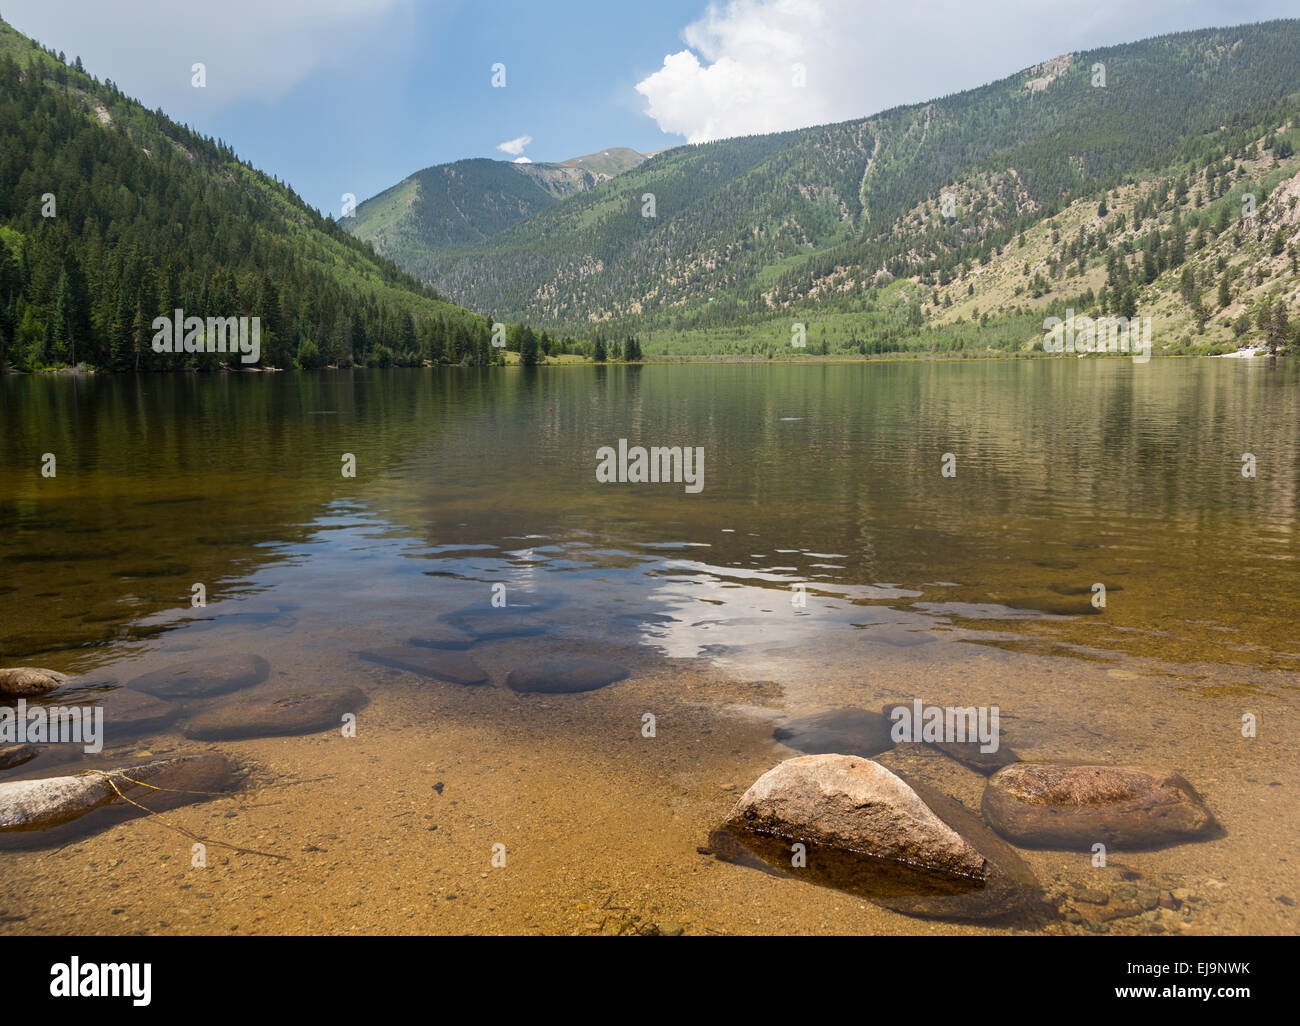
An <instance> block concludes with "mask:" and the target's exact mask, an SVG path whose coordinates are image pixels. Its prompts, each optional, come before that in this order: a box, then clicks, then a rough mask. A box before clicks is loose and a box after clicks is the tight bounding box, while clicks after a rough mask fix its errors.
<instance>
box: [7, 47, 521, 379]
mask: <svg viewBox="0 0 1300 1026" xmlns="http://www.w3.org/2000/svg"><path fill="white" fill-rule="evenodd" d="M177 308H180V309H183V310H184V311H185V313H186V315H187V316H197V317H200V318H204V319H205V320H206V318H208V317H220V318H232V317H233V318H238V317H249V318H251V317H258V318H259V320H260V325H261V357H262V358H261V365H262V366H264V367H265V366H275V367H289V366H293V365H295V364H299V365H302V366H305V367H312V366H318V365H320V364H321V363H324V362H329V363H336V364H343V365H347V364H349V363H352V362H354V361H367V360H370V361H375V362H379V363H389V362H399V363H414V362H417V361H421V360H433V361H448V362H456V363H459V362H462V361H464V362H471V363H487V362H491V361H493V360H494V359H495V358H496V354H495V353H494V351H493V350H492V348H491V347H490V345H489V335H488V324H487V321H486V320H485V319H484V318H482V317H479V316H477V315H475V314H472V313H470V312H469V311H467V310H465V309H463V308H462V307H458V306H455V305H453V304H451V303H449V302H447V301H446V300H444V299H443V298H442V297H441V296H440V295H439V294H438V293H437V292H435V291H434V290H433V289H431V288H429V287H428V286H426V285H423V284H421V283H420V282H418V281H416V280H415V279H414V278H412V277H411V276H410V275H409V274H407V273H406V272H404V271H402V270H400V269H399V268H398V267H397V266H396V265H395V264H394V263H392V262H391V261H390V260H387V259H384V258H382V257H380V256H378V255H377V254H376V253H375V252H374V250H373V249H372V248H371V247H370V246H368V245H367V244H365V243H363V242H361V241H359V240H357V239H355V238H353V237H352V236H350V235H349V234H347V233H346V232H345V231H344V230H343V229H342V228H340V227H339V226H338V225H336V224H335V223H334V222H333V221H331V220H330V219H329V218H326V217H324V216H322V215H321V214H320V212H319V211H317V210H314V209H312V208H311V207H309V206H308V205H307V204H306V203H304V202H303V201H302V199H301V198H299V197H298V196H297V195H296V194H295V193H294V192H293V190H291V189H290V188H289V187H288V186H286V185H284V184H283V183H281V182H278V181H276V180H274V179H272V178H270V177H268V176H266V175H264V174H262V173H261V172H259V171H257V170H255V169H254V168H252V167H251V166H250V165H248V164H247V163H245V162H244V161H241V160H240V159H239V158H238V157H236V156H235V154H234V152H233V151H232V150H231V148H230V147H229V146H227V145H226V144H225V143H224V142H220V141H217V140H213V139H210V138H204V137H203V136H200V135H198V134H197V133H195V132H193V131H191V130H190V129H189V128H186V127H183V126H181V125H178V124H176V123H175V122H173V121H171V120H170V119H169V118H167V117H166V116H165V115H164V114H163V113H162V112H161V111H150V110H147V109H145V108H144V107H142V106H141V105H140V104H139V103H137V102H136V101H134V100H132V99H130V98H129V97H127V96H125V95H123V94H122V92H121V91H120V90H118V88H117V87H116V86H115V85H113V83H112V82H111V81H104V82H100V81H99V80H98V79H96V78H93V77H92V76H91V75H90V74H89V73H87V72H86V71H85V69H84V68H82V66H81V60H80V58H77V59H76V60H75V62H74V63H73V65H72V66H71V67H70V66H68V64H67V62H66V60H65V58H64V57H63V55H62V54H55V53H54V52H53V51H49V50H45V49H43V48H41V47H40V46H39V45H38V44H37V43H36V42H34V41H33V40H31V39H28V38H27V37H26V36H23V35H22V34H20V33H18V32H16V31H15V30H14V29H12V28H11V27H10V26H8V25H7V24H5V23H3V22H0V368H3V367H4V366H6V365H8V366H14V367H18V368H20V369H25V370H34V369H39V368H42V367H48V366H56V365H61V364H69V363H88V364H90V365H92V366H95V367H98V368H112V369H115V370H120V371H128V370H149V369H160V370H161V369H176V368H178V367H180V366H192V367H207V368H212V367H216V366H218V364H219V362H220V361H222V360H225V359H226V356H225V355H223V354H219V353H194V354H179V355H174V354H163V355H159V354H156V353H154V352H153V349H152V344H151V343H152V340H153V337H154V331H153V328H152V324H153V321H154V318H156V317H159V316H167V317H170V316H171V315H172V311H173V310H175V309H177ZM230 362H231V363H232V364H235V365H238V363H237V361H236V359H235V358H231V359H230Z"/></svg>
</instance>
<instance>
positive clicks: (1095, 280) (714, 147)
mask: <svg viewBox="0 0 1300 1026" xmlns="http://www.w3.org/2000/svg"><path fill="white" fill-rule="evenodd" d="M1298 97H1300V22H1297V21H1295V20H1289V21H1274V22H1269V23H1264V24H1258V25H1247V26H1241V27H1236V28H1225V29H1209V30H1204V31H1196V32H1184V33H1178V34H1172V35H1166V36H1161V37H1157V38H1153V39H1148V40H1144V41H1141V42H1137V43H1131V44H1125V45H1120V46H1114V47H1108V48H1105V49H1099V50H1093V51H1088V52H1080V53H1070V54H1065V55H1061V56H1059V57H1056V58H1054V59H1052V60H1049V61H1046V62H1044V63H1043V64H1040V65H1037V66H1035V67H1032V68H1028V69H1025V70H1023V71H1021V72H1018V73H1017V74H1014V75H1011V76H1009V77H1007V78H1005V79H1002V80H1001V81H998V82H994V83H992V84H989V85H986V86H983V87H980V88H978V89H973V90H969V91H966V92H962V93H958V94H955V95H952V96H948V97H944V98H942V99H937V100H934V101H932V102H929V103H922V104H915V105H910V106H905V107H898V108H895V109H893V110H889V111H886V112H883V113H881V114H878V115H875V116H873V117H869V118H864V119H861V120H856V121H849V122H844V123H841V124H835V125H827V126H821V127H817V128H809V129H803V130H799V131H792V132H784V133H780V134H774V135H765V136H754V137H747V138H738V139H728V140H723V141H720V142H714V143H707V144H702V145H692V146H682V147H677V148H675V149H671V150H668V151H665V152H662V153H660V154H658V155H656V156H654V157H652V158H650V159H648V160H646V161H645V162H643V163H640V164H638V165H637V166H635V167H634V168H632V169H630V170H627V171H625V172H623V173H621V174H619V175H617V176H615V177H613V178H611V179H610V180H608V181H606V182H603V183H601V184H599V185H597V186H596V187H595V188H592V189H589V190H586V191H582V192H579V193H576V194H573V195H569V196H567V197H565V198H563V199H561V200H559V201H558V202H551V203H548V204H547V205H546V206H545V207H544V208H543V209H540V210H537V211H534V212H531V213H529V214H527V215H526V216H524V217H523V219H521V220H519V221H518V222H517V223H515V224H514V225H513V226H510V227H507V228H504V229H502V230H500V231H496V232H494V233H493V234H492V235H491V241H490V244H483V243H468V244H467V243H465V242H463V241H462V242H457V243H455V244H447V243H445V242H444V241H443V240H441V239H439V238H435V237H433V236H428V237H421V236H420V234H419V233H418V232H416V233H414V234H413V235H408V236H407V237H406V239H405V240H404V246H403V249H402V252H401V253H400V254H398V253H396V252H394V256H395V258H396V259H398V260H399V262H400V263H401V264H402V266H404V267H405V268H406V269H408V270H409V271H411V272H412V273H413V274H415V275H417V276H419V277H421V278H422V279H424V280H427V281H429V282H431V283H432V284H434V285H435V287H437V288H439V289H440V290H441V291H443V292H445V293H446V294H447V295H449V296H452V297H454V298H455V299H456V300H457V301H459V302H462V303H464V304H466V305H467V306H469V307H471V308H474V309H478V310H491V311H493V312H495V313H499V314H501V315H502V316H510V317H520V318H527V319H529V320H530V321H532V322H535V323H539V324H544V325H546V326H547V327H550V328H553V329H556V330H566V331H573V330H578V331H580V330H584V328H585V330H593V329H594V328H595V327H596V326H598V327H599V330H602V331H605V332H607V333H609V334H619V333H630V332H636V333H639V334H642V335H643V336H645V337H649V338H650V339H651V340H652V341H653V342H655V343H656V344H655V345H652V346H650V347H648V351H649V352H655V351H669V350H670V349H671V346H672V345H677V344H678V343H680V342H681V341H682V340H683V339H686V340H688V341H690V342H691V344H692V345H694V346H695V347H696V350H697V351H717V350H718V348H719V347H720V346H721V347H723V348H725V347H727V346H730V345H732V344H734V345H736V346H738V347H739V348H740V349H741V350H743V349H744V347H745V346H746V345H747V344H748V345H749V347H750V349H749V351H753V346H754V344H755V340H754V336H755V333H757V336H758V340H759V342H761V343H762V344H764V345H767V344H775V345H781V344H782V343H781V341H780V340H781V338H782V335H784V338H785V340H786V341H785V343H784V345H785V346H786V347H788V345H789V340H790V332H791V322H793V321H801V320H812V319H816V320H818V321H819V322H820V323H819V325H818V327H817V328H812V329H810V337H811V338H814V339H816V338H818V337H819V330H820V331H821V332H823V333H826V335H827V339H828V344H829V346H830V349H829V351H832V352H833V351H845V350H846V349H851V350H855V351H880V346H881V345H886V344H887V345H889V346H894V347H900V348H906V347H908V346H910V345H912V344H913V342H915V341H916V340H917V339H918V338H919V336H921V335H922V334H923V333H924V332H926V331H928V330H930V329H932V328H933V329H940V328H945V326H953V325H955V324H956V323H957V322H956V316H957V311H965V316H966V317H969V316H970V314H971V313H974V314H975V315H976V319H977V321H978V322H980V323H981V324H987V322H988V321H989V320H990V319H991V318H992V319H999V318H1003V317H1019V318H1020V319H1021V320H1020V321H1017V322H1015V323H1014V325H1012V327H1010V328H1008V335H1007V339H1006V340H1005V344H1006V345H1008V346H1010V345H1013V344H1014V345H1020V344H1022V343H1023V341H1024V338H1025V332H1026V331H1028V330H1029V329H1028V328H1027V326H1028V325H1031V324H1032V323H1033V322H1034V319H1035V318H1036V319H1037V320H1038V321H1041V320H1042V312H1041V308H1042V307H1043V306H1045V305H1050V304H1051V303H1054V302H1056V301H1058V300H1060V299H1061V298H1062V297H1063V296H1065V295H1068V294H1070V293H1068V292H1066V291H1065V289H1066V288H1067V287H1069V286H1072V285H1074V284H1077V285H1079V293H1080V295H1081V296H1082V295H1083V294H1085V293H1086V292H1087V291H1088V290H1089V289H1090V290H1091V291H1092V299H1093V302H1094V303H1099V295H1100V293H1099V291H1098V289H1099V286H1101V285H1103V284H1106V283H1109V284H1108V286H1107V293H1108V300H1107V301H1108V302H1109V300H1110V298H1113V296H1114V293H1115V289H1116V288H1117V287H1118V288H1120V289H1121V290H1130V291H1131V292H1132V293H1133V296H1132V298H1133V299H1134V300H1136V301H1138V302H1158V301H1159V300H1161V299H1162V298H1168V297H1169V296H1171V295H1181V293H1182V286H1183V283H1182V276H1181V267H1182V266H1183V262H1184V261H1185V260H1186V259H1187V253H1189V252H1191V250H1189V249H1187V247H1186V244H1185V243H1186V239H1187V238H1189V237H1195V238H1198V239H1200V240H1201V242H1202V244H1204V245H1205V246H1212V244H1214V245H1217V244H1220V242H1221V244H1222V246H1223V247H1224V249H1225V250H1230V249H1231V246H1232V241H1231V240H1233V239H1236V238H1237V237H1238V236H1240V237H1241V239H1242V244H1243V245H1246V244H1247V243H1248V242H1250V240H1251V239H1253V238H1254V233H1255V232H1256V231H1258V230H1259V226H1260V225H1262V224H1263V223H1265V222H1264V221H1262V220H1260V219H1258V218H1257V219H1255V220H1253V221H1250V222H1243V223H1238V221H1237V219H1235V218H1233V217H1229V220H1228V222H1227V223H1226V224H1221V215H1222V212H1223V211H1224V210H1227V209H1228V205H1229V203H1230V202H1233V201H1235V200H1240V199H1241V198H1242V195H1243V193H1244V191H1246V190H1245V189H1244V186H1245V185H1252V186H1253V187H1255V189H1256V192H1257V193H1258V197H1257V198H1258V199H1259V200H1260V201H1261V202H1263V203H1267V202H1268V196H1267V191H1268V190H1269V189H1271V188H1275V187H1277V186H1278V184H1279V182H1280V181H1281V180H1283V179H1286V180H1289V176H1288V175H1287V174H1283V173H1282V172H1285V171H1287V170H1288V169H1292V170H1294V168H1293V163H1291V162H1289V161H1291V155H1292V153H1293V146H1294V143H1295V141H1296V138H1295V129H1296V114H1297V112H1298V111H1300V105H1298V103H1297V98H1298ZM1265 141H1268V142H1270V143H1271V144H1273V145H1276V146H1277V147H1278V148H1276V149H1269V148H1267V147H1265V148H1264V149H1263V150H1261V145H1262V143H1263V142H1265ZM1279 174H1281V178H1280V179H1277V175H1279ZM1270 178H1273V179H1277V180H1272V181H1268V180H1266V179H1270ZM1179 182H1182V183H1183V184H1182V186H1179V184H1178V183H1179ZM647 194H650V195H653V197H654V210H653V215H654V216H643V215H644V214H645V213H646V200H645V197H646V196H647ZM1175 194H1176V202H1175ZM1107 196H1110V197H1111V203H1112V204H1117V205H1118V207H1117V208H1116V209H1117V212H1116V213H1115V214H1114V215H1113V216H1107V217H1102V218H1096V217H1095V215H1096V212H1097V210H1098V209H1099V207H1100V206H1101V204H1102V200H1103V198H1104V197H1107ZM1084 210H1089V211H1091V212H1092V214H1093V215H1094V217H1093V220H1097V221H1098V224H1093V223H1091V221H1089V222H1088V223H1087V224H1084V221H1085V220H1087V219H1084V218H1082V217H1081V212H1082V211H1084ZM1266 213H1267V214H1268V216H1270V217H1272V216H1275V215H1277V214H1278V212H1277V211H1275V210H1268V211H1266ZM1139 215H1140V216H1139ZM1076 222H1077V224H1076ZM1175 222H1176V224H1175ZM1067 223H1068V225H1069V230H1070V231H1071V232H1072V235H1070V236H1066V235H1065V231H1066V226H1067ZM1269 223H1273V222H1269ZM1288 223H1289V222H1288ZM1202 229H1205V230H1206V232H1207V233H1210V234H1211V235H1212V239H1213V243H1212V242H1211V241H1210V240H1209V239H1208V238H1207V236H1206V235H1205V234H1202ZM1211 229H1217V230H1215V231H1213V232H1211V231H1210V230H1211ZM1276 230H1277V229H1276V228H1275V229H1274V234H1276ZM1080 232H1082V234H1080ZM1225 233H1226V239H1225V238H1224V236H1225ZM1283 234H1284V238H1283V239H1282V242H1281V245H1282V246H1283V251H1284V255H1285V254H1286V253H1289V252H1290V251H1291V249H1290V248H1289V247H1293V241H1292V240H1293V233H1292V232H1291V229H1286V230H1284V232H1283ZM1176 235H1177V236H1181V237H1182V238H1183V242H1178V241H1177V240H1176V239H1175V238H1174V236H1176ZM1022 240H1023V241H1022ZM1040 241H1041V245H1040ZM1255 241H1259V240H1255ZM1031 243H1032V244H1033V245H1034V246H1037V247H1038V248H1037V249H1036V250H1035V251H1034V253H1033V254H1029V253H1023V252H1019V249H1020V247H1021V246H1022V245H1024V246H1029V245H1030V244H1031ZM1274 243H1275V239H1274V238H1273V237H1270V239H1269V240H1268V243H1267V248H1268V249H1269V250H1271V249H1272V248H1273V246H1274ZM1008 250H1010V252H1008ZM1148 250H1149V251H1151V253H1152V261H1151V262H1150V266H1144V264H1146V263H1147V262H1146V259H1145V253H1146V252H1147V251H1148ZM1030 255H1032V256H1034V258H1035V259H1034V260H1032V261H1027V260H1025V259H1022V257H1026V256H1030ZM1219 255H1222V256H1224V258H1225V260H1226V261H1227V262H1228V265H1230V266H1225V267H1218V266H1217V264H1218V257H1217V256H1216V257H1215V261H1214V267H1213V269H1212V271H1211V273H1210V274H1208V275H1207V274H1206V273H1205V271H1206V269H1205V268H1202V273H1201V278H1209V279H1212V281H1213V290H1212V291H1213V295H1214V298H1216V299H1217V297H1218V285H1219V282H1218V276H1221V275H1223V274H1224V273H1226V272H1231V273H1232V274H1233V275H1234V276H1235V277H1234V281H1233V282H1232V283H1230V284H1229V298H1230V299H1231V300H1232V304H1230V305H1232V306H1235V305H1236V304H1237V303H1238V302H1239V301H1240V300H1239V297H1237V295H1236V293H1238V292H1241V291H1242V289H1243V287H1244V286H1245V285H1246V283H1247V282H1249V283H1250V285H1249V291H1251V292H1252V295H1251V296H1250V297H1248V298H1249V299H1250V301H1251V302H1254V301H1255V300H1256V299H1257V298H1258V297H1257V296H1254V295H1253V291H1254V290H1256V289H1257V288H1258V287H1259V282H1258V281H1256V278H1257V275H1256V274H1255V273H1254V272H1252V271H1251V270H1249V269H1243V270H1241V272H1240V274H1238V273H1237V271H1235V270H1233V268H1238V267H1240V261H1239V260H1236V258H1235V256H1234V255H1233V254H1232V253H1230V252H1225V253H1222V254H1219ZM1117 260H1119V261H1121V262H1122V263H1123V265H1124V267H1123V269H1120V268H1118V267H1117V266H1116V265H1115V261H1117ZM1234 261H1235V262H1234ZM1134 265H1137V268H1136V272H1135V271H1134ZM995 266H996V267H999V268H1000V269H1001V271H1002V272H1003V273H1002V277H1001V278H999V279H998V285H997V286H996V288H995V287H994V285H993V277H992V268H994V267H995ZM1012 270H1014V271H1015V275H1014V278H1015V280H1012V277H1013V276H1012V275H1011V271H1012ZM1074 271H1078V272H1079V273H1078V274H1077V275H1073V272H1074ZM1171 272H1177V280H1176V281H1175V280H1172V279H1171V278H1170V277H1169V275H1170V273H1171ZM1194 273H1195V272H1194ZM1139 279H1140V280H1139ZM1237 279H1240V280H1237ZM1198 280H1200V279H1198ZM954 282H955V283H956V286H955V288H959V289H960V290H961V296H960V297H959V296H957V295H956V294H955V292H954ZM1273 284H1274V285H1283V284H1285V282H1283V281H1281V280H1280V279H1275V280H1274V282H1273ZM1197 287H1200V286H1197ZM982 288H987V289H990V290H991V291H990V292H989V293H988V298H987V299H985V298H984V297H983V295H982V294H981V293H980V292H979V290H980V289H982ZM1234 290H1235V292H1234ZM1202 291H1204V290H1202ZM1284 291H1286V290H1285V289H1284ZM1290 291H1292V292H1293V291H1294V284H1292V289H1291V290H1290ZM1288 294H1289V293H1288ZM959 299H960V300H961V301H960V302H959ZM968 300H969V302H968ZM991 302H992V305H991ZM1179 305H1180V306H1181V307H1182V308H1183V310H1184V313H1185V312H1186V307H1187V304H1186V303H1182V304H1179ZM1210 305H1211V306H1212V305H1213V304H1210ZM1234 319H1235V318H1234ZM1211 326H1212V327H1213V328H1214V329H1215V330H1219V329H1221V328H1222V327H1223V325H1222V322H1221V321H1220V320H1218V319H1216V320H1214V321H1213V322H1211ZM945 330H946V329H945ZM1179 330H1181V329H1179ZM728 333H730V335H729V334H728ZM1017 333H1019V334H1017ZM746 334H748V335H750V336H751V337H750V338H749V339H748V340H746V338H745V337H744V336H745V335H746ZM1031 334H1032V332H1031ZM1012 335H1015V336H1016V339H1017V340H1016V341H1014V343H1013V341H1012ZM1216 337H1217V336H1216ZM909 339H910V340H912V341H911V342H909V341H908V340H909ZM769 340H770V342H769ZM660 343H661V344H660Z"/></svg>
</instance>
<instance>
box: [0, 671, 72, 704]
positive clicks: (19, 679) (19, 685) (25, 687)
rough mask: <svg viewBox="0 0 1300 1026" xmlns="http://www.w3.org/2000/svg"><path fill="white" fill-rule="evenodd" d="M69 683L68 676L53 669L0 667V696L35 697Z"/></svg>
mask: <svg viewBox="0 0 1300 1026" xmlns="http://www.w3.org/2000/svg"><path fill="white" fill-rule="evenodd" d="M67 683H68V678H67V677H65V676H64V675H63V674H61V673H55V672H54V671H53V670H42V669H39V668H38V667H35V666H10V667H6V668H4V669H0V698H35V697H36V696H37V695H47V694H49V693H50V692H51V691H55V690H57V689H58V688H61V687H63V685H65V684H67Z"/></svg>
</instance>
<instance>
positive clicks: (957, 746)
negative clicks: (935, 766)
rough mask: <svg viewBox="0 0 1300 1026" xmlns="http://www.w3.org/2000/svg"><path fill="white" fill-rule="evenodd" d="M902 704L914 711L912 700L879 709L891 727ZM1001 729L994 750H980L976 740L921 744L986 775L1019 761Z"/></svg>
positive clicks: (889, 703) (888, 704) (940, 741)
mask: <svg viewBox="0 0 1300 1026" xmlns="http://www.w3.org/2000/svg"><path fill="white" fill-rule="evenodd" d="M900 705H901V706H903V707H904V708H906V709H907V710H908V712H909V714H912V713H914V711H915V706H914V704H913V703H912V702H888V703H886V704H885V706H884V708H883V709H882V710H881V711H882V713H883V714H884V716H885V719H886V720H887V721H888V722H889V726H890V728H891V729H892V728H893V726H894V722H895V721H894V719H893V716H892V713H893V711H894V709H895V708H897V707H898V706H900ZM1001 735H1002V731H1001V728H1000V727H999V730H998V748H997V751H995V752H985V751H982V748H983V747H984V745H983V743H982V742H980V741H978V740H970V741H942V740H937V741H936V740H924V739H923V740H922V742H921V743H922V744H926V745H929V746H930V747H931V748H933V749H935V751H939V752H942V753H943V754H944V755H946V756H948V758H950V759H954V760H956V761H957V762H959V763H961V764H962V765H963V766H965V767H966V768H967V769H973V770H974V771H975V772H976V773H982V774H983V775H984V776H986V777H987V776H988V775H989V774H991V773H996V772H997V771H998V770H1000V769H1002V767H1003V766H1010V765H1011V764H1012V763H1016V762H1019V761H1020V756H1019V754H1018V753H1017V752H1016V750H1015V749H1014V748H1012V747H1011V746H1010V745H1008V744H1006V743H1004V742H1003V741H1002V738H1001Z"/></svg>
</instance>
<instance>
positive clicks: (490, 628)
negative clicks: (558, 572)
mask: <svg viewBox="0 0 1300 1026" xmlns="http://www.w3.org/2000/svg"><path fill="white" fill-rule="evenodd" d="M443 619H444V620H445V621H446V622H447V623H449V624H451V626H453V627H456V628H459V629H460V630H462V631H467V632H468V633H470V634H472V635H473V636H474V637H476V638H478V639H479V640H480V641H493V640H497V639H499V638H527V637H532V636H533V635H536V634H544V633H545V632H546V631H548V630H550V629H551V624H550V623H549V622H548V621H546V620H543V619H542V618H541V617H540V616H538V615H536V613H535V611H534V610H532V609H526V608H521V607H518V606H502V607H501V608H499V609H493V608H491V607H488V608H487V609H462V610H460V611H459V612H456V613H448V614H447V615H446V616H444V617H443Z"/></svg>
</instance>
